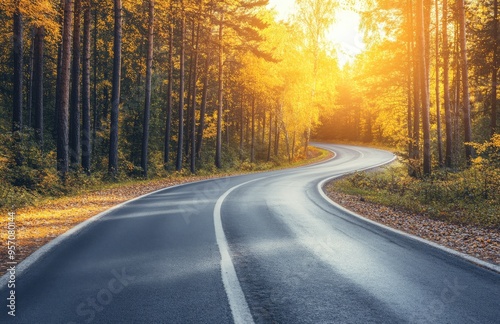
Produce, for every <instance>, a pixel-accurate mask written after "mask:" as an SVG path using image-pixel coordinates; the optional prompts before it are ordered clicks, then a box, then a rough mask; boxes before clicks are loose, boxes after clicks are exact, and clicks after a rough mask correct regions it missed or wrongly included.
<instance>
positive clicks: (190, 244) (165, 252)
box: [0, 145, 500, 323]
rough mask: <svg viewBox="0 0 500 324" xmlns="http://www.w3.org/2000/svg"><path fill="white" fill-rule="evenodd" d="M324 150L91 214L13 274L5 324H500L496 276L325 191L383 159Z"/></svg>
mask: <svg viewBox="0 0 500 324" xmlns="http://www.w3.org/2000/svg"><path fill="white" fill-rule="evenodd" d="M319 146H323V147H325V148H328V149H331V150H334V151H335V152H336V156H335V158H334V159H331V160H329V161H327V162H323V163H320V164H316V165H312V166H306V167H301V168H296V169H290V170H282V171H275V172H268V173H261V174H252V175H245V176H238V177H231V178H224V179H218V180H210V181H204V182H197V183H191V184H186V185H181V186H177V187H172V188H167V189H164V190H161V191H159V192H156V193H154V194H151V195H148V196H146V197H142V198H140V199H137V200H134V201H131V202H129V203H127V204H125V205H123V206H121V207H120V208H116V209H113V210H111V211H109V212H107V213H105V214H104V215H101V216H99V217H97V218H96V219H94V221H92V222H89V223H88V224H87V226H84V227H83V228H82V229H81V230H79V231H74V233H73V234H72V235H68V237H67V238H65V239H64V240H61V241H60V242H59V244H52V245H53V246H49V247H46V248H45V249H43V251H41V252H40V253H38V254H39V255H40V256H39V257H38V258H35V257H32V258H31V259H28V260H27V262H25V263H24V264H22V265H20V266H19V269H22V268H26V269H25V270H24V271H22V273H20V272H18V277H17V280H16V291H15V295H16V317H11V316H8V315H7V311H8V310H9V309H8V308H7V307H5V306H3V307H2V309H3V310H2V311H1V313H0V322H2V323H4V322H7V323H10V322H12V323H232V322H238V323H252V322H255V323H500V275H499V274H498V273H496V272H493V271H491V270H488V269H484V268H482V267H479V266H477V265H475V264H473V263H471V262H469V261H466V260H464V259H463V258H460V257H458V256H455V255H452V254H450V253H448V252H446V251H444V250H443V249H440V248H436V247H434V246H432V245H429V244H426V243H424V242H421V241H418V240H415V239H413V238H411V237H408V236H405V235H402V234H400V233H397V232H395V231H392V230H389V229H387V228H385V227H381V226H378V225H376V224H373V223H372V222H369V221H366V220H363V219H361V218H359V217H356V216H353V215H351V214H350V213H349V212H347V211H345V210H343V209H341V208H338V207H336V206H334V205H332V204H331V203H330V202H329V201H327V200H326V199H325V197H324V195H323V194H322V193H321V191H320V188H319V187H320V184H321V183H322V181H323V180H324V179H326V178H329V177H333V176H338V175H342V174H345V173H350V172H353V171H356V170H361V169H366V168H371V167H375V166H378V165H381V164H385V163H388V162H389V161H391V160H392V159H393V155H392V154H390V153H388V152H385V151H380V150H375V149H368V148H362V147H352V146H345V145H319ZM42 252H43V253H42ZM28 264H30V265H29V266H27V265H28ZM0 296H1V298H2V300H4V303H5V301H6V298H7V297H8V296H9V294H8V291H7V289H6V287H5V277H4V278H3V281H2V286H1V290H0ZM5 304H6V303H5Z"/></svg>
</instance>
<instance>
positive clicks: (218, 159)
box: [215, 12, 224, 169]
mask: <svg viewBox="0 0 500 324" xmlns="http://www.w3.org/2000/svg"><path fill="white" fill-rule="evenodd" d="M223 21H224V13H223V12H221V15H220V23H219V93H218V102H217V104H218V110H217V143H216V149H215V166H216V167H217V168H219V169H220V168H222V161H221V158H222V107H223V103H222V96H223V91H224V89H223V86H224V82H223V80H222V77H223V75H224V71H223V62H224V61H223V54H224V47H223V45H222V35H223V31H222V24H223Z"/></svg>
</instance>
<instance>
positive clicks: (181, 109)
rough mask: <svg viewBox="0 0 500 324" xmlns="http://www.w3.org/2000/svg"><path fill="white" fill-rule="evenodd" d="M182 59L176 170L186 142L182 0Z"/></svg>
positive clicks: (183, 16)
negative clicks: (184, 141)
mask: <svg viewBox="0 0 500 324" xmlns="http://www.w3.org/2000/svg"><path fill="white" fill-rule="evenodd" d="M181 15H182V17H181V57H180V85H179V134H178V142H177V160H176V163H175V168H176V170H177V171H180V170H181V169H182V145H183V140H184V45H185V44H184V38H185V34H186V17H185V15H184V1H183V0H181Z"/></svg>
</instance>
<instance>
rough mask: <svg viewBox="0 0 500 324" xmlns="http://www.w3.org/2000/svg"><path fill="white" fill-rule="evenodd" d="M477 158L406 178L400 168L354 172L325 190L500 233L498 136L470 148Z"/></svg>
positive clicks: (499, 151) (401, 167) (400, 164)
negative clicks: (465, 164)
mask: <svg viewBox="0 0 500 324" xmlns="http://www.w3.org/2000/svg"><path fill="white" fill-rule="evenodd" d="M472 145H473V146H474V148H475V150H476V152H477V154H478V156H477V157H476V158H475V159H474V160H472V165H471V166H470V167H468V168H466V169H463V170H449V169H436V170H434V171H433V173H432V175H431V176H428V177H421V178H415V177H411V176H409V175H408V166H407V165H405V164H403V163H397V164H395V165H392V166H389V167H385V168H383V169H382V170H381V171H375V172H358V173H355V174H353V175H351V176H347V177H345V178H343V179H340V180H338V181H335V182H333V183H332V184H331V186H333V189H334V190H338V191H341V192H344V193H347V194H351V195H357V196H360V197H362V198H363V199H365V200H367V201H370V202H374V203H378V204H382V205H386V206H390V207H398V208H401V209H404V210H407V211H411V212H416V213H420V214H425V215H427V216H429V217H431V218H435V219H440V220H444V221H448V222H452V223H460V224H473V225H480V226H484V227H496V228H498V227H500V136H498V135H497V136H496V137H494V138H493V139H492V140H491V141H490V142H486V143H484V144H472Z"/></svg>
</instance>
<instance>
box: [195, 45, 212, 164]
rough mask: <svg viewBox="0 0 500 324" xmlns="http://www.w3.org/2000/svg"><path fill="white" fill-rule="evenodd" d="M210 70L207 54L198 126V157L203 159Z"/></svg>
mask: <svg viewBox="0 0 500 324" xmlns="http://www.w3.org/2000/svg"><path fill="white" fill-rule="evenodd" d="M209 68H210V59H209V54H208V53H207V59H206V62H205V71H204V73H205V74H204V76H203V90H202V94H201V106H200V123H199V125H198V134H197V135H196V136H197V139H196V156H197V157H198V159H199V158H201V146H202V143H203V131H204V130H205V114H206V111H207V95H208V69H209Z"/></svg>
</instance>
